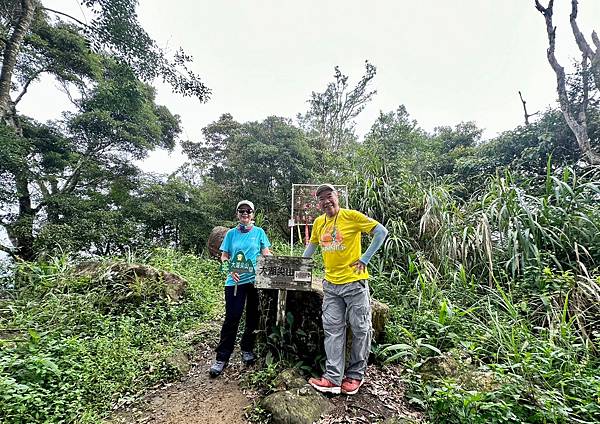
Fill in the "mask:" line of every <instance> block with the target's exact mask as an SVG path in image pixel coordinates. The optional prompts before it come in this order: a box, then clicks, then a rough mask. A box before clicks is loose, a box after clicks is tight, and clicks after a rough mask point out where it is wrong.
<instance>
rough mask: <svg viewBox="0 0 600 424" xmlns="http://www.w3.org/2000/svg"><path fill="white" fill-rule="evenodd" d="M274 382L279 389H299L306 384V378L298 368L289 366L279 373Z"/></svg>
mask: <svg viewBox="0 0 600 424" xmlns="http://www.w3.org/2000/svg"><path fill="white" fill-rule="evenodd" d="M274 384H275V387H277V389H278V390H290V389H299V388H301V387H303V386H305V385H306V379H305V378H304V377H303V376H302V375H300V373H299V372H298V371H297V370H295V369H293V368H288V369H285V370H283V371H281V373H279V375H278V376H277V377H276V378H275V380H274Z"/></svg>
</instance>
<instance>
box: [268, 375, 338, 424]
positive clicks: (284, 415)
mask: <svg viewBox="0 0 600 424" xmlns="http://www.w3.org/2000/svg"><path fill="white" fill-rule="evenodd" d="M261 404H262V406H263V408H264V409H265V410H267V411H268V412H270V413H271V416H272V422H273V424H312V423H314V422H315V421H318V420H319V418H320V417H321V415H322V414H325V413H326V412H327V411H328V410H329V409H330V408H331V407H332V405H331V403H330V402H329V401H328V400H327V399H326V398H325V397H324V396H323V395H321V394H320V393H318V392H317V391H315V390H314V389H313V388H312V387H310V386H309V385H304V386H303V387H300V388H297V389H292V390H284V391H280V392H275V393H272V394H270V395H269V396H267V397H265V398H264V399H263V400H262V402H261Z"/></svg>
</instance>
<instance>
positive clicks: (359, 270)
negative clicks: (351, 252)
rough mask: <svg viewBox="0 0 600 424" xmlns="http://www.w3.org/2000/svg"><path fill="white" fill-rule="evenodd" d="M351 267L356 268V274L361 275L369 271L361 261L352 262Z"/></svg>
mask: <svg viewBox="0 0 600 424" xmlns="http://www.w3.org/2000/svg"><path fill="white" fill-rule="evenodd" d="M350 266H351V267H354V273H355V274H361V273H363V272H365V270H366V269H367V266H366V265H365V264H363V263H362V262H361V261H360V260H357V261H354V262H352V263H351V264H350Z"/></svg>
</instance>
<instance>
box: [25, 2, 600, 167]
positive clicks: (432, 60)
mask: <svg viewBox="0 0 600 424" xmlns="http://www.w3.org/2000/svg"><path fill="white" fill-rule="evenodd" d="M43 3H44V5H46V6H48V7H51V8H53V9H58V10H62V11H67V12H69V13H71V14H73V15H74V16H76V17H78V18H80V19H82V20H83V19H85V18H84V17H83V18H82V16H83V14H82V13H83V12H82V10H81V9H80V7H79V1H78V0H51V1H50V0H44V1H43ZM140 3H141V4H140V7H139V16H140V20H141V22H142V24H143V26H144V28H145V29H146V30H147V31H148V32H149V33H150V35H151V36H152V37H153V38H154V39H155V40H157V42H158V44H159V45H160V46H162V47H164V48H166V49H168V50H170V51H174V50H176V49H177V48H178V47H179V46H181V47H183V49H184V50H185V51H186V53H188V54H190V55H192V56H193V57H194V64H193V69H194V71H195V72H196V73H197V74H199V75H201V76H202V78H203V80H204V81H205V83H206V84H207V85H208V86H209V87H210V88H211V89H212V90H213V96H212V98H211V100H209V102H207V103H205V104H201V103H199V102H198V101H197V100H194V99H189V98H181V97H180V96H178V95H175V94H173V93H171V91H170V89H169V87H167V86H164V85H160V84H158V85H157V87H158V89H159V91H158V102H159V103H162V104H165V105H166V106H168V107H169V109H170V110H171V111H172V112H173V113H176V114H179V115H180V116H181V117H182V123H183V128H184V132H183V135H182V138H184V139H190V140H194V141H200V139H201V129H202V128H203V127H204V126H206V125H207V124H208V123H210V122H212V121H215V120H217V119H218V118H219V116H220V115H221V114H223V113H226V112H228V113H231V114H232V115H233V116H234V118H235V119H237V120H238V121H240V122H245V121H250V120H262V119H264V118H266V117H267V116H269V115H278V116H285V117H290V118H294V117H295V116H296V115H297V113H298V112H304V111H305V110H306V107H307V104H306V100H307V99H308V98H309V96H310V94H311V92H312V91H323V90H324V89H325V87H326V84H327V83H328V82H329V81H331V79H332V75H333V68H334V66H335V65H339V66H340V68H341V70H342V72H344V73H345V74H347V75H349V76H350V78H351V84H352V85H353V84H354V83H355V82H356V81H357V80H358V79H359V78H360V76H361V75H362V74H363V72H364V61H365V60H366V59H368V60H369V61H370V62H371V63H373V64H374V65H375V66H377V76H376V77H375V80H374V88H376V89H377V90H378V94H377V96H376V97H375V99H374V100H373V101H372V102H371V104H370V105H369V106H368V107H367V109H366V110H365V111H364V112H363V114H362V115H361V116H360V117H359V120H358V127H357V128H358V132H359V134H364V133H365V132H366V131H368V129H369V128H370V126H371V124H372V123H373V121H374V119H375V118H376V116H377V115H378V114H379V111H381V110H382V111H384V112H388V111H391V110H394V109H396V107H397V106H398V105H400V104H404V105H405V106H406V107H407V109H408V111H409V113H410V114H411V116H412V117H413V118H414V119H416V120H417V121H418V122H419V124H420V125H421V126H422V127H424V128H425V129H427V130H432V129H433V128H434V127H435V126H439V125H456V124H457V123H459V122H461V121H475V122H476V123H477V124H478V125H479V126H480V127H482V128H484V129H485V133H484V136H485V137H486V138H489V137H493V136H494V135H495V134H497V133H499V132H501V131H504V130H508V129H511V128H514V127H515V126H517V125H519V124H521V123H522V122H523V117H522V115H523V113H522V108H521V103H520V100H519V98H518V94H517V91H518V90H521V91H522V92H523V95H524V96H525V99H526V100H527V106H528V108H529V111H530V113H531V112H534V111H537V110H540V109H545V108H546V107H547V106H548V105H550V104H554V101H555V98H556V94H555V85H556V82H555V77H554V74H553V72H552V70H551V68H550V66H549V64H548V62H547V60H546V47H547V38H546V32H545V24H544V20H543V17H542V15H541V14H540V13H539V12H538V11H537V10H535V7H534V1H533V0H495V1H492V0H454V1H441V0H420V1H415V0H389V1H387V0H386V1H383V0H381V1H378V0H372V1H370V2H367V1H359V0H343V1H342V0H334V1H333V0H318V1H317V0H304V1H286V0H259V1H256V0H255V1H244V2H242V1H219V2H215V1H210V2H209V1H204V0H178V1H164V0H163V1H158V0H142V1H141V2H140ZM542 3H544V4H546V3H547V0H544V1H543V2H542ZM569 11H570V1H568V0H556V4H555V24H556V25H557V26H558V31H557V34H558V35H557V40H558V41H557V43H558V46H557V49H558V55H559V59H560V61H561V63H562V64H563V66H569V65H570V61H571V58H575V57H579V53H578V51H577V47H576V45H575V43H574V40H573V36H572V33H571V30H570V26H569V21H568V15H569ZM579 16H580V19H579V25H580V28H581V29H582V31H583V32H584V33H585V35H586V36H588V38H589V36H590V34H591V31H592V29H596V30H597V31H600V1H598V0H580V4H579ZM87 18H88V19H89V18H90V16H88V17H87ZM569 68H570V66H569ZM569 68H567V69H569ZM66 107H67V101H66V99H65V98H62V97H61V95H60V94H59V92H58V90H57V89H56V88H55V86H54V83H53V82H52V81H42V82H40V83H38V84H37V85H36V86H34V87H32V88H31V89H30V93H29V94H28V95H27V97H26V98H24V100H23V101H22V102H21V104H20V111H21V112H22V113H26V114H29V115H31V116H33V117H35V118H37V119H38V120H44V119H48V118H53V117H57V116H58V114H59V113H60V111H62V110H64V109H65V108H66ZM183 160H184V158H183V157H182V156H181V155H180V154H178V153H177V152H174V153H172V154H171V155H168V153H166V152H162V151H161V152H155V153H153V154H152V155H151V156H150V158H148V159H147V160H146V161H145V162H144V163H143V165H142V168H143V169H145V170H147V171H154V172H171V171H173V170H175V169H176V168H177V167H178V166H179V165H180V164H181V163H182V161H183Z"/></svg>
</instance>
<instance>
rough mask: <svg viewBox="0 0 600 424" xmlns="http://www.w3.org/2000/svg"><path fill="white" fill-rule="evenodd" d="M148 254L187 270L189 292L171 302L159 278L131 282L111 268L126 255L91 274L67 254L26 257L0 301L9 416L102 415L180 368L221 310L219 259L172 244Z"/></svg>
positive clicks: (1, 411) (0, 350)
mask: <svg viewBox="0 0 600 424" xmlns="http://www.w3.org/2000/svg"><path fill="white" fill-rule="evenodd" d="M132 259H133V258H129V260H132ZM133 260H136V259H133ZM141 261H142V262H145V263H146V264H148V265H150V266H153V267H155V268H157V269H163V270H167V271H171V272H174V273H176V274H178V275H180V276H182V277H184V278H185V279H186V280H187V282H188V288H187V293H186V295H185V296H184V297H183V298H181V299H180V300H179V301H177V302H173V301H169V300H168V299H167V298H165V297H164V296H162V295H160V293H159V292H160V291H161V290H162V287H160V284H156V283H155V284H151V283H147V284H146V283H144V282H142V281H134V283H133V284H131V285H129V286H127V285H125V284H124V283H123V282H122V281H121V280H119V279H118V278H117V277H116V276H115V275H114V273H113V272H112V271H114V267H113V265H112V264H114V263H119V262H121V263H122V262H123V259H119V258H115V259H114V260H110V261H108V260H105V261H103V262H100V263H98V264H96V266H95V269H96V271H97V272H95V273H92V274H89V273H84V272H81V269H82V268H81V266H79V264H77V263H76V262H75V261H73V260H72V258H71V257H70V256H69V255H66V254H65V255H63V256H61V257H57V258H50V259H48V260H45V261H40V262H33V263H28V262H25V263H20V264H18V266H17V269H16V270H15V273H14V274H13V275H12V276H10V277H7V278H9V281H8V282H6V283H5V284H4V290H3V292H2V300H1V301H0V302H1V305H0V329H1V330H0V393H1V396H0V421H1V422H6V423H32V422H100V421H101V419H102V418H103V417H105V416H106V414H107V413H108V412H109V411H110V410H112V409H113V408H114V407H117V406H119V405H122V404H124V403H127V402H129V401H130V400H132V399H133V398H135V396H136V394H138V393H139V392H140V391H141V390H143V389H144V388H146V387H148V386H149V385H152V384H156V383H157V382H160V381H166V380H169V379H172V378H174V377H175V376H177V375H179V373H180V372H181V371H182V369H181V364H180V363H179V362H178V361H177V360H176V358H177V357H181V355H185V354H186V353H187V351H188V350H189V349H190V346H191V344H192V342H193V341H194V337H197V335H195V334H197V332H198V329H199V326H200V325H201V324H202V322H205V321H208V320H210V319H211V318H212V317H214V315H215V314H216V313H217V312H218V310H219V306H218V305H219V299H220V281H219V280H220V279H219V278H218V270H217V265H215V264H214V263H211V262H209V261H206V260H202V259H198V258H197V257H194V256H192V255H185V254H181V253H177V252H175V251H172V250H168V249H161V250H156V251H154V252H152V253H151V254H149V255H147V256H145V258H144V259H143V260H141ZM111 270H112V271H111Z"/></svg>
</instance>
